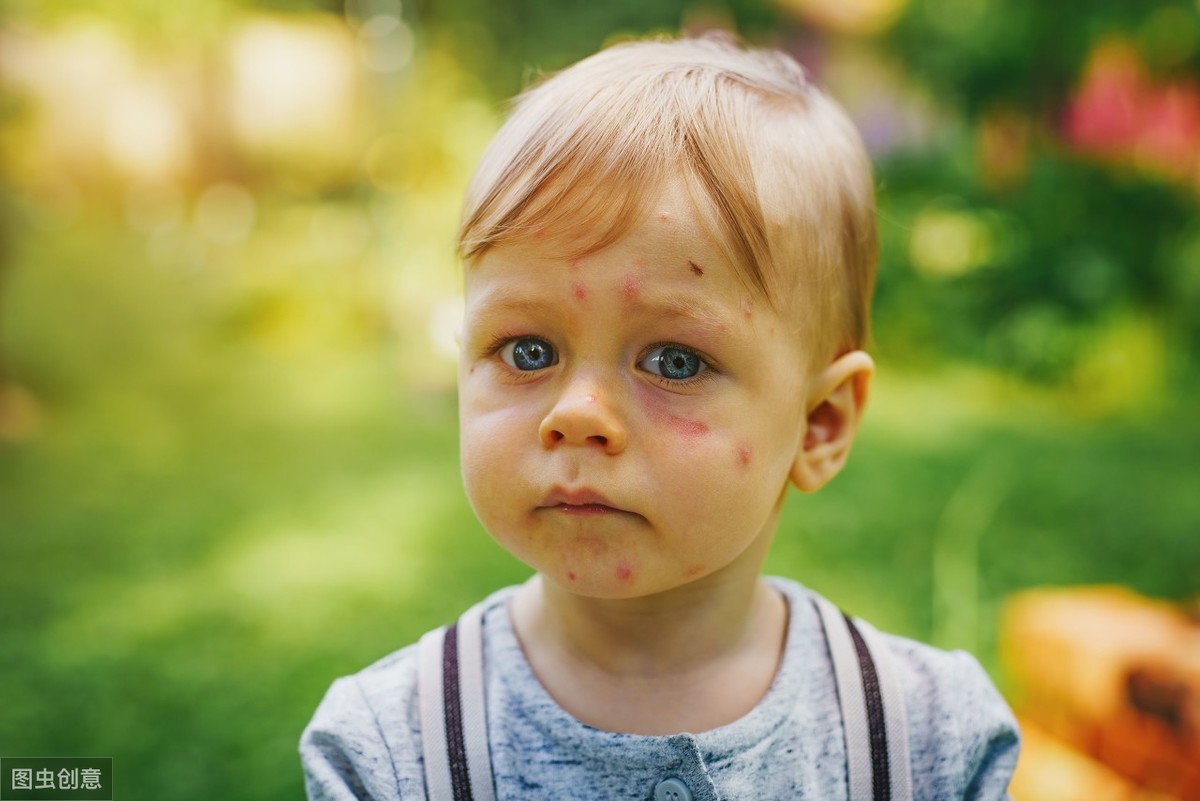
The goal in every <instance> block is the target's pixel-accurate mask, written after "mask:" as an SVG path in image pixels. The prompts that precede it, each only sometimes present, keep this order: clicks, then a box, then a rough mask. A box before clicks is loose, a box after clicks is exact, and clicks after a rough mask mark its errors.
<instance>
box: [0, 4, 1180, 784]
mask: <svg viewBox="0 0 1200 801" xmlns="http://www.w3.org/2000/svg"><path fill="white" fill-rule="evenodd" d="M1085 5H1086V11H1085V10H1084V5H1081V4H1077V3H1053V2H1041V1H1040V0H774V1H773V2H771V1H770V0H726V1H725V2H722V1H721V0H713V1H712V2H688V1H687V0H652V1H651V2H647V1H646V0H610V2H593V3H555V2H551V1H550V0H512V1H510V2H504V3H489V2H484V1H483V0H442V2H438V3H434V2H431V0H419V2H418V1H417V0H350V1H349V2H347V3H346V4H345V5H344V6H342V5H339V4H338V3H337V2H336V1H332V2H317V0H311V1H309V2H306V0H270V1H268V2H252V1H251V0H171V2H153V1H152V0H125V2H116V0H109V1H107V2H105V1H104V0H56V1H55V2H53V3H50V2H37V1H36V0H9V2H8V3H7V4H6V7H5V13H4V17H3V22H0V79H2V81H3V83H2V85H0V125H2V127H0V152H2V153H3V162H2V167H0V169H2V170H3V184H2V186H0V209H2V210H3V213H2V216H0V755H4V756H111V757H113V758H114V760H115V761H114V764H115V776H116V779H115V781H116V788H117V796H116V797H118V798H122V799H214V798H246V799H281V800H282V799H295V798H299V797H302V794H303V789H302V779H301V775H300V769H299V763H298V760H297V758H296V756H295V746H296V741H297V738H298V736H299V733H300V730H301V728H302V727H303V725H304V723H305V722H306V721H307V719H308V717H309V715H310V714H311V713H312V710H313V709H314V707H315V706H316V704H317V702H318V701H319V700H320V698H321V696H322V694H323V693H324V690H325V688H326V687H327V685H328V683H329V682H330V681H331V680H332V679H333V678H334V677H335V676H337V675H341V674H344V673H347V672H351V671H354V670H357V669H358V668H360V667H362V666H364V665H366V664H367V663H369V662H371V661H373V660H375V659H377V658H379V657H380V656H382V655H384V654H385V653H387V652H389V651H391V650H393V649H394V648H397V647H399V646H401V645H403V644H406V643H408V642H411V641H412V640H414V639H415V638H416V637H417V636H418V635H419V634H420V633H421V632H423V631H424V630H426V629H428V628H431V627H433V626H435V625H439V624H441V623H444V622H447V621H448V620H450V619H452V618H453V616H454V615H455V614H457V613H458V612H459V611H461V610H462V609H463V608H465V606H466V605H468V604H469V603H471V602H472V601H474V600H477V599H478V598H480V597H482V596H483V595H484V594H486V593H487V592H488V591H490V590H492V589H494V588H497V587H500V586H503V585H505V584H509V583H512V582H515V581H519V580H521V579H522V578H523V577H525V576H526V575H527V570H526V569H525V568H524V567H523V566H521V565H520V564H518V563H515V562H514V561H513V560H511V559H510V558H509V557H507V556H506V555H505V554H504V553H503V552H501V551H500V550H499V549H498V548H497V547H496V546H495V545H493V544H492V543H491V541H490V540H489V539H488V538H487V536H486V534H484V533H483V532H482V530H481V529H480V528H479V526H478V524H477V523H476V522H475V520H474V519H473V517H472V515H471V512H470V510H469V508H468V507H467V504H466V501H465V499H464V497H463V494H462V491H461V489H460V485H459V478H458V468H457V463H456V449H457V445H456V423H455V415H456V412H455V398H454V378H453V373H454V370H453V360H454V353H455V350H454V348H455V345H454V336H453V332H454V330H455V327H456V325H457V321H458V314H459V302H458V291H459V287H460V280H459V274H458V265H457V263H456V261H455V258H454V255H453V232H454V229H455V226H456V223H457V213H458V208H459V203H460V199H461V194H462V191H463V189H464V186H465V183H466V181H467V179H468V177H469V175H470V171H471V169H472V168H473V167H474V164H475V161H476V160H477V159H478V157H479V155H480V153H481V151H482V149H483V147H484V146H485V144H486V142H487V141H488V139H489V137H490V136H491V135H492V133H493V132H494V131H495V130H496V128H497V126H498V125H499V123H500V121H501V119H502V116H503V111H504V100H505V99H506V98H507V97H509V96H511V95H512V94H513V93H514V92H516V91H517V90H519V89H520V87H521V86H522V85H523V84H524V83H526V82H527V81H528V80H529V79H531V78H532V77H534V76H536V75H538V74H539V73H540V72H542V71H547V70H554V69H557V68H560V67H562V66H565V65H566V64H568V63H570V62H572V61H574V60H576V59H578V58H580V57H582V56H584V55H587V54H589V53H591V52H593V51H594V50H596V49H597V48H599V47H601V46H603V45H604V44H606V43H610V42H612V41H615V40H617V39H619V38H622V37H626V36H630V35H644V34H651V33H670V32H678V31H680V30H685V31H689V32H701V31H705V30H709V29H727V30H735V31H737V32H739V33H740V34H741V35H742V36H744V37H745V38H747V39H748V40H750V41H752V42H756V43H760V44H770V45H773V46H777V47H781V48H784V49H786V50H788V51H790V52H791V53H793V54H794V55H795V56H796V57H797V58H798V59H799V60H800V61H801V62H802V63H803V64H804V65H805V66H806V68H807V69H808V71H809V72H810V74H811V75H812V76H813V77H814V79H815V80H817V81H818V82H819V83H820V84H822V85H823V86H825V87H827V88H828V89H829V91H830V92H831V93H832V94H833V95H834V96H835V97H837V98H838V99H839V100H840V101H841V102H842V103H843V104H844V105H845V107H846V108H847V109H848V110H849V112H850V113H851V115H852V116H853V117H854V119H855V120H856V121H857V123H858V125H859V127H860V129H861V130H862V132H863V135H864V137H865V139H866V141H867V143H868V145H869V147H870V149H871V152H872V154H873V156H874V158H875V161H876V164H877V167H878V179H877V185H878V194H879V206H880V226H881V236H882V240H883V263H882V269H881V275H880V282H879V290H878V295H877V313H876V326H875V338H876V346H875V352H876V354H877V357H878V361H879V365H880V372H879V376H878V381H877V385H876V390H875V393H874V395H873V399H872V406H871V410H870V413H869V415H868V420H867V423H866V430H865V431H864V433H863V435H862V437H861V440H860V443H859V445H858V446H857V448H856V451H855V456H854V458H853V459H852V460H851V463H850V466H849V467H848V469H847V471H846V472H845V473H844V474H843V476H841V477H839V479H838V480H837V481H836V482H835V483H834V484H833V485H832V486H831V487H830V488H828V489H826V490H824V491H822V492H821V493H819V494H817V495H815V496H811V497H809V496H804V497H801V496H795V497H793V498H792V499H791V501H790V502H789V505H788V507H787V509H786V512H785V517H784V521H783V525H782V527H781V531H780V533H779V537H778V540H777V545H776V548H775V550H774V552H773V553H772V556H771V559H770V564H769V569H770V570H771V572H775V573H782V574H786V575H790V576H793V577H796V578H798V579H800V580H802V581H804V582H806V583H808V584H809V585H811V586H813V587H814V588H816V589H819V590H821V591H823V592H825V593H827V594H829V595H831V596H832V597H833V598H834V599H836V600H837V601H838V602H839V603H841V604H843V605H844V606H845V607H846V608H847V609H849V610H851V611H853V612H855V613H858V614H862V615H864V616H866V617H868V618H870V619H872V620H874V621H875V622H876V623H877V624H878V625H880V626H881V627H884V628H889V629H892V630H895V631H898V632H900V633H904V634H907V635H910V636H915V637H918V638H921V639H925V640H928V641H932V642H934V643H937V644H939V645H942V646H945V647H961V648H966V649H968V650H971V651H972V652H974V653H975V654H977V655H978V656H979V658H980V659H981V660H982V661H983V663H984V664H985V666H986V667H987V668H988V669H989V671H991V673H992V675H993V677H994V678H995V679H996V681H997V682H998V684H999V685H1000V686H1001V688H1002V689H1003V690H1004V691H1005V692H1006V694H1007V695H1008V697H1009V698H1010V700H1011V701H1012V703H1013V704H1014V706H1015V707H1016V708H1017V711H1018V713H1019V714H1020V715H1021V716H1022V719H1023V721H1024V723H1025V729H1026V743H1027V745H1026V751H1025V757H1024V758H1023V763H1022V766H1021V769H1020V771H1019V774H1018V779H1017V783H1016V784H1015V785H1014V793H1015V794H1016V795H1017V799H1018V801H1034V800H1036V799H1047V800H1061V799H1067V800H1072V799H1097V798H1107V799H1126V798H1129V799H1133V798H1139V799H1142V798H1145V799H1151V798H1153V799H1162V798H1192V799H1195V798H1200V768H1198V767H1197V766H1198V765H1200V700H1198V699H1200V627H1198V626H1197V624H1196V621H1197V619H1200V616H1198V612H1200V607H1197V605H1196V598H1197V597H1198V594H1200V419H1198V415H1197V408H1198V404H1197V401H1198V400H1200V359H1198V358H1197V356H1198V354H1200V314H1198V313H1197V309H1198V308H1200V215H1198V214H1197V212H1198V210H1200V204H1198V199H1200V3H1198V2H1197V0H1095V1H1094V2H1091V3H1088V4H1085ZM1097 585H1104V586H1105V588H1104V589H1095V587H1096V586H1097ZM1068 588H1077V589H1068ZM1189 610H1190V611H1189Z"/></svg>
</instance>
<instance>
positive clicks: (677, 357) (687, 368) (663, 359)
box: [638, 345, 708, 381]
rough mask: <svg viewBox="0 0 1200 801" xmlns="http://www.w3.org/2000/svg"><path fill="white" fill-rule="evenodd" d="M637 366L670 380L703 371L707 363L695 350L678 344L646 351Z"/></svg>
mask: <svg viewBox="0 0 1200 801" xmlns="http://www.w3.org/2000/svg"><path fill="white" fill-rule="evenodd" d="M638 367H640V368H641V369H643V370H645V371H646V372H649V373H656V374H657V375H660V376H662V377H663V378H668V379H670V380H672V381H683V380H686V379H688V378H693V377H695V376H697V375H699V374H700V373H703V372H704V371H705V370H707V369H708V364H707V363H705V361H704V359H701V358H700V356H699V355H698V354H697V353H696V352H695V351H691V350H688V349H687V348H682V347H680V346H678V345H661V346H659V347H657V348H655V349H654V350H652V351H650V352H649V353H647V354H646V357H645V358H644V359H642V360H641V361H640V362H638Z"/></svg>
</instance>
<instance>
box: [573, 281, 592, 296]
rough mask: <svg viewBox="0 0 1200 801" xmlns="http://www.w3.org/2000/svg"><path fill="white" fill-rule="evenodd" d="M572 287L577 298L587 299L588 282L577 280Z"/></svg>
mask: <svg viewBox="0 0 1200 801" xmlns="http://www.w3.org/2000/svg"><path fill="white" fill-rule="evenodd" d="M571 289H572V290H573V291H574V293H575V299H576V300H586V299H587V294H588V291H587V284H585V283H583V282H582V281H576V282H575V283H574V284H572V285H571Z"/></svg>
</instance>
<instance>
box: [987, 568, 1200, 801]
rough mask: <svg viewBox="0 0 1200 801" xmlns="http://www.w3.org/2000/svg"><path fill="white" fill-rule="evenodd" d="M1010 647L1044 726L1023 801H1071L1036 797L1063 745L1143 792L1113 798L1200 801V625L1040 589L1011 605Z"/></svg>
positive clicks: (1157, 606) (1006, 630)
mask: <svg viewBox="0 0 1200 801" xmlns="http://www.w3.org/2000/svg"><path fill="white" fill-rule="evenodd" d="M1000 648H1001V654H1002V657H1003V659H1004V661H1005V664H1006V667H1007V670H1008V675H1009V676H1010V677H1011V678H1012V680H1013V683H1014V688H1013V689H1014V693H1013V698H1014V706H1015V707H1016V709H1017V710H1018V713H1019V714H1021V716H1022V717H1023V718H1025V719H1027V720H1028V721H1030V722H1032V723H1033V724H1035V726H1034V727H1031V728H1030V731H1031V732H1032V733H1033V734H1032V736H1031V737H1027V744H1026V754H1025V755H1023V757H1022V761H1023V763H1024V762H1025V761H1029V762H1030V764H1031V765H1034V766H1035V767H1032V768H1026V767H1025V766H1024V765H1022V767H1021V768H1019V769H1018V771H1019V773H1020V772H1021V771H1024V773H1023V774H1022V776H1021V783H1020V785H1019V786H1026V791H1025V794H1024V795H1023V796H1022V797H1023V798H1028V799H1034V798H1042V797H1046V798H1049V797H1055V798H1061V797H1065V796H1063V795H1062V794H1061V793H1058V792H1053V793H1050V794H1048V795H1043V794H1040V793H1038V792H1033V791H1032V790H1031V789H1030V788H1028V787H1027V785H1028V783H1029V782H1030V781H1031V779H1030V776H1029V774H1030V773H1036V771H1037V768H1036V765H1037V764H1038V763H1039V762H1044V761H1046V760H1050V761H1052V762H1053V761H1055V759H1054V757H1051V756H1047V750H1048V749H1047V748H1046V747H1045V745H1044V740H1045V739H1048V738H1056V739H1057V740H1058V741H1061V742H1060V744H1059V745H1061V747H1062V748H1071V749H1074V750H1076V751H1078V752H1080V756H1081V757H1082V756H1084V755H1086V757H1087V758H1090V759H1091V760H1094V761H1095V762H1098V763H1101V764H1102V765H1104V766H1105V767H1106V768H1107V769H1109V770H1111V771H1112V772H1113V773H1115V774H1117V775H1119V776H1121V777H1123V778H1124V779H1125V780H1126V781H1127V782H1128V783H1129V784H1130V785H1132V786H1133V787H1135V788H1137V793H1139V794H1134V795H1130V794H1128V793H1126V794H1124V795H1121V794H1119V793H1117V794H1114V795H1108V794H1102V797H1114V798H1159V797H1166V798H1178V799H1184V800H1185V801H1197V800H1200V625H1198V624H1197V621H1195V620H1193V619H1191V618H1189V617H1188V615H1186V614H1185V613H1184V611H1183V610H1182V609H1180V608H1178V607H1175V606H1172V605H1170V604H1167V603H1163V602H1161V601H1153V600H1149V599H1146V598H1142V597H1140V596H1138V595H1136V594H1135V593H1133V592H1131V591H1129V590H1126V589H1123V588H1118V587H1097V588H1081V589H1070V590H1032V591H1028V592H1025V593H1021V594H1019V595H1017V596H1015V597H1014V598H1013V599H1011V600H1010V602H1009V603H1008V604H1007V606H1006V609H1005V613H1004V620H1003V623H1002V631H1001V644H1000ZM1043 732H1044V734H1043ZM1056 747H1058V746H1056ZM1058 761H1059V762H1060V763H1062V764H1065V761H1063V760H1058ZM1080 764H1082V763H1080ZM1097 767H1098V766H1097ZM1083 773H1086V771H1084V772H1081V773H1079V775H1083ZM1089 775H1091V776H1093V777H1094V776H1096V775H1101V774H1098V773H1092V774H1089ZM1106 786H1115V785H1112V784H1111V783H1109V784H1108V785H1106ZM1113 792H1114V793H1115V792H1116V791H1115V790H1114V791H1113ZM1129 792H1133V791H1132V790H1130V791H1129ZM1146 792H1149V793H1151V795H1149V796H1147V795H1145V793H1146ZM1072 797H1074V796H1072ZM1080 797H1089V796H1080ZM1090 797H1101V796H1090Z"/></svg>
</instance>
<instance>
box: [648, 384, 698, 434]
mask: <svg viewBox="0 0 1200 801" xmlns="http://www.w3.org/2000/svg"><path fill="white" fill-rule="evenodd" d="M641 400H642V403H643V404H644V407H645V409H646V414H647V416H649V418H650V419H651V420H652V421H653V422H654V424H655V425H658V426H663V427H666V428H670V429H671V430H672V431H674V432H675V433H676V434H678V435H679V436H681V437H683V438H684V439H696V438H698V437H703V436H705V435H706V434H708V424H707V423H705V422H704V421H703V420H697V419H695V418H692V417H682V416H680V415H678V414H675V413H674V412H672V411H671V410H670V409H669V408H668V407H667V406H666V404H665V403H663V401H662V399H661V398H658V397H656V396H655V395H654V394H653V393H646V394H644V395H642V398H641Z"/></svg>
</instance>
